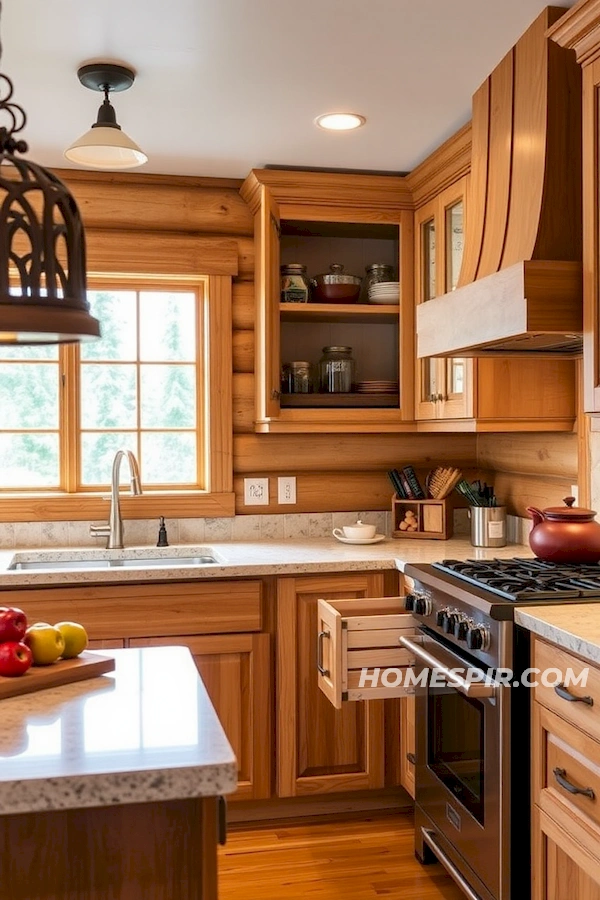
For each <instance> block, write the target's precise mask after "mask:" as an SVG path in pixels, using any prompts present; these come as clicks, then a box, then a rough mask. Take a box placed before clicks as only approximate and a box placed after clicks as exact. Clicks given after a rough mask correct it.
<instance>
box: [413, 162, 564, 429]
mask: <svg viewBox="0 0 600 900" xmlns="http://www.w3.org/2000/svg"><path fill="white" fill-rule="evenodd" d="M468 183H469V176H464V177H462V178H459V179H457V180H456V181H455V182H454V183H453V184H451V185H450V186H449V187H446V188H444V190H442V191H440V193H439V194H437V195H436V196H435V197H434V198H432V199H431V200H429V201H428V202H427V203H426V204H424V205H423V206H421V207H420V208H419V209H418V210H417V211H416V213H415V297H416V302H417V303H426V302H427V301H428V300H432V299H433V298H434V297H437V296H439V295H441V294H447V293H450V292H451V291H453V290H454V289H455V288H456V287H457V286H458V283H459V276H460V268H461V263H462V251H463V241H464V232H465V230H466V229H467V228H468ZM463 324H464V327H465V328H468V327H469V322H468V320H466V319H465V321H464V323H463ZM415 386H416V398H415V404H416V418H417V420H418V423H419V424H418V429H419V431H483V432H485V431H548V430H551V431H570V430H572V428H573V423H574V420H575V415H576V384H575V362H574V361H573V360H571V359H546V358H544V359H539V358H532V357H492V358H485V359H482V358H479V359H463V358H439V359H435V358H429V359H417V360H416V375H415Z"/></svg>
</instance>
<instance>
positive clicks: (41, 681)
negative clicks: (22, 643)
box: [0, 650, 115, 700]
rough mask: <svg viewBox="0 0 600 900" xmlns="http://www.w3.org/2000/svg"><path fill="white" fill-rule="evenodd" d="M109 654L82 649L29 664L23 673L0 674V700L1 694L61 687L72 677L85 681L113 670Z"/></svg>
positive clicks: (113, 662) (73, 679)
mask: <svg viewBox="0 0 600 900" xmlns="http://www.w3.org/2000/svg"><path fill="white" fill-rule="evenodd" d="M114 668H115V661H114V658H113V657H112V656H100V655H99V654H98V653H92V652H90V651H89V650H84V652H83V653H81V654H80V655H79V656H77V657H76V658H75V659H59V660H57V662H55V663H52V664H51V665H49V666H32V667H31V668H30V669H28V670H27V672H25V674H24V675H17V676H15V677H14V678H7V677H6V676H3V675H0V700H2V699H3V698H4V697H18V696H19V695H20V694H31V693H32V691H41V690H43V689H44V688H53V687H60V685H62V684H70V683H71V682H72V681H85V680H86V679H87V678H96V677H97V676H98V675H105V674H106V673H107V672H112V671H114Z"/></svg>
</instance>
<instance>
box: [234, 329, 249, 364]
mask: <svg viewBox="0 0 600 900" xmlns="http://www.w3.org/2000/svg"><path fill="white" fill-rule="evenodd" d="M232 350H233V371H234V372H254V330H253V329H252V330H246V331H234V332H233V341H232Z"/></svg>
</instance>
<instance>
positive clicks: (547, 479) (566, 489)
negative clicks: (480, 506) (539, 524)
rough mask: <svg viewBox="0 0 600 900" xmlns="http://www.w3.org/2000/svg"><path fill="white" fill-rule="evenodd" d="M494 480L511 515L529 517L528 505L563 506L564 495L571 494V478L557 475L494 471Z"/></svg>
mask: <svg viewBox="0 0 600 900" xmlns="http://www.w3.org/2000/svg"><path fill="white" fill-rule="evenodd" d="M492 477H493V481H494V486H495V489H496V495H497V496H498V498H499V502H501V503H503V504H505V505H506V506H507V508H508V512H509V513H510V514H511V515H516V516H523V517H525V518H529V513H528V512H527V507H528V506H537V507H538V508H540V509H543V508H544V507H546V506H562V500H563V497H569V496H570V494H571V485H572V484H573V483H574V482H573V480H572V479H571V478H568V477H561V476H559V475H556V476H554V477H552V476H550V475H546V476H543V475H540V476H535V475H519V474H516V473H510V474H509V473H508V472H494V473H493V476H492Z"/></svg>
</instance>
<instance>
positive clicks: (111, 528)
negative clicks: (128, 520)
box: [90, 450, 142, 550]
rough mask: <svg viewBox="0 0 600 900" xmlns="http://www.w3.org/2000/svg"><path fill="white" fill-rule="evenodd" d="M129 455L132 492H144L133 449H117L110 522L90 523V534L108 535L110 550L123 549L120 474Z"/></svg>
mask: <svg viewBox="0 0 600 900" xmlns="http://www.w3.org/2000/svg"><path fill="white" fill-rule="evenodd" d="M124 456H126V457H127V461H128V462H129V472H130V475H131V493H132V494H135V495H139V494H141V493H142V485H141V482H140V469H139V466H138V462H137V459H136V458H135V456H134V455H133V453H132V452H131V450H117V452H116V453H115V458H114V460H113V466H112V478H111V487H110V513H109V516H108V522H105V523H104V524H103V525H90V534H93V535H95V536H97V537H107V538H108V543H107V545H106V547H107V549H108V550H122V549H123V519H122V518H121V502H120V500H119V476H120V470H121V460H122V459H123V457H124Z"/></svg>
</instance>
